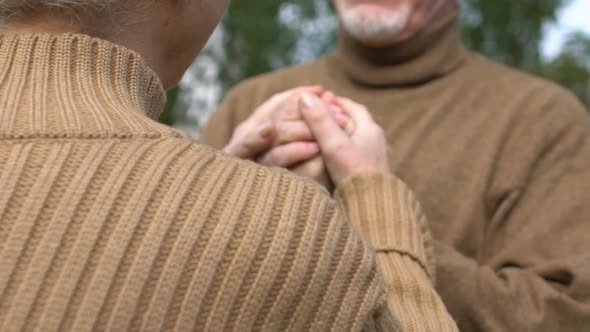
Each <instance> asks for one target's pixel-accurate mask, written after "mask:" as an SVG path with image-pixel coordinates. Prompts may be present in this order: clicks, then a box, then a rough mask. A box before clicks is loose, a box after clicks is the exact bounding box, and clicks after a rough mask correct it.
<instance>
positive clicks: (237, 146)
mask: <svg viewBox="0 0 590 332" xmlns="http://www.w3.org/2000/svg"><path fill="white" fill-rule="evenodd" d="M275 137H276V129H275V128H274V126H273V124H272V122H270V121H268V122H266V123H265V124H263V125H262V126H260V127H259V128H258V129H257V130H256V131H252V132H250V133H248V134H246V135H245V137H240V138H239V139H236V140H232V142H230V144H228V145H227V146H226V147H225V148H224V149H223V152H225V153H227V154H229V155H230V156H234V157H237V158H242V159H253V158H254V157H256V156H257V155H258V154H260V152H262V151H264V150H267V149H269V148H270V147H271V146H272V144H273V142H274V140H275Z"/></svg>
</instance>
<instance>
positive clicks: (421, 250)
mask: <svg viewBox="0 0 590 332" xmlns="http://www.w3.org/2000/svg"><path fill="white" fill-rule="evenodd" d="M335 197H336V200H337V201H338V202H339V203H340V204H341V206H342V208H343V210H344V211H345V213H346V214H347V216H348V217H349V219H350V221H351V222H352V224H353V225H354V226H355V227H356V228H357V230H358V231H359V232H360V233H361V234H362V235H363V236H364V237H365V238H366V239H368V240H369V241H370V242H371V243H372V245H373V246H374V248H375V250H376V253H377V261H378V263H379V266H380V267H381V269H382V270H383V273H384V276H385V281H386V283H387V284H388V287H389V295H388V305H389V306H390V307H391V309H392V311H393V312H394V314H395V315H396V316H397V317H400V318H401V322H402V325H403V326H404V330H406V331H456V330H457V327H456V325H455V322H454V321H453V319H452V318H451V316H450V315H449V313H448V312H447V310H446V308H445V306H444V304H443V302H442V300H441V298H440V297H439V296H438V294H437V293H436V291H435V290H434V285H433V281H434V278H435V275H434V273H435V272H434V259H433V255H432V238H431V235H430V232H429V230H428V226H427V222H426V219H425V217H424V215H423V213H422V212H421V208H420V205H419V204H418V202H417V200H416V199H415V197H414V195H413V194H412V193H411V192H410V191H409V190H408V188H407V187H406V186H405V184H404V183H403V182H401V181H400V180H399V179H397V178H395V177H393V176H389V175H384V174H383V175H360V176H354V177H351V178H349V179H347V180H345V182H344V183H343V184H341V185H340V186H339V187H338V188H337V190H336V193H335Z"/></svg>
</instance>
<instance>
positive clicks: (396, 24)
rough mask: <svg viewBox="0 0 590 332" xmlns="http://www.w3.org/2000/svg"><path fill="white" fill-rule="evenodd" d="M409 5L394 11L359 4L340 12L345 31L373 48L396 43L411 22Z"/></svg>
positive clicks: (373, 5) (372, 5)
mask: <svg viewBox="0 0 590 332" xmlns="http://www.w3.org/2000/svg"><path fill="white" fill-rule="evenodd" d="M411 15H412V8H411V6H410V5H409V4H406V5H402V6H400V8H397V9H395V10H392V9H391V8H383V6H379V5H375V4H365V3H363V4H358V5H355V6H354V7H352V8H348V9H346V10H344V11H341V12H340V19H341V21H342V24H343V26H344V29H345V30H346V31H347V32H348V33H349V34H350V35H351V36H352V37H353V38H355V39H356V40H358V41H359V42H361V43H363V44H366V45H367V46H371V47H385V46H389V45H391V44H393V43H395V42H396V41H397V40H398V39H399V37H400V35H402V34H403V32H404V30H405V28H406V27H407V26H408V24H409V22H410V18H411Z"/></svg>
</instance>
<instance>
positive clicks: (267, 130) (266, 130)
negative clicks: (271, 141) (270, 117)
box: [258, 121, 273, 138]
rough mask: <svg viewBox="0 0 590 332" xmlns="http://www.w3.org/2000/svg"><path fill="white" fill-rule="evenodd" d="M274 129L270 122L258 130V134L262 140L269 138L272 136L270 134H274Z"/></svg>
mask: <svg viewBox="0 0 590 332" xmlns="http://www.w3.org/2000/svg"><path fill="white" fill-rule="evenodd" d="M272 128H273V125H272V122H270V121H268V122H266V123H265V124H263V125H262V126H260V127H259V128H258V134H259V135H260V137H262V138H268V137H269V136H270V134H271V133H272Z"/></svg>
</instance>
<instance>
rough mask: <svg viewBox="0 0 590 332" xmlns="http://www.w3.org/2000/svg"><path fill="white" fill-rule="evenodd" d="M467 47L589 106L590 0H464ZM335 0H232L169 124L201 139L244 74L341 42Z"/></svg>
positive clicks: (183, 86)
mask: <svg viewBox="0 0 590 332" xmlns="http://www.w3.org/2000/svg"><path fill="white" fill-rule="evenodd" d="M461 6H462V25H463V36H464V41H465V43H466V44H467V46H468V47H469V48H471V49H473V50H476V51H479V52H481V53H483V54H485V55H487V56H488V57H491V58H493V59H495V60H496V61H499V62H502V63H505V64H508V65H510V66H513V67H516V68H520V69H522V70H524V71H527V72H531V73H534V74H536V75H540V76H543V77H545V78H547V79H549V80H552V81H555V82H557V83H559V84H561V85H563V86H565V87H566V88H568V89H569V90H571V91H572V92H573V93H575V94H576V95H577V96H578V97H579V98H580V99H581V100H582V101H583V102H584V103H585V104H586V105H587V106H588V107H589V108H590V19H587V17H588V16H590V0H517V1H515V0H461ZM337 29H338V23H337V20H336V17H335V14H334V9H333V8H332V4H331V1H330V0H256V1H234V2H233V4H232V5H231V6H230V9H229V11H228V13H227V15H226V17H225V18H224V20H223V22H222V24H221V25H220V26H219V28H218V29H217V30H216V31H215V33H214V34H213V36H212V37H211V40H210V41H209V43H208V45H207V46H206V48H205V50H204V51H203V53H202V54H201V56H199V58H197V59H196V61H195V63H194V64H193V66H192V67H191V68H190V70H189V71H188V72H187V73H186V75H185V77H184V78H183V80H182V82H181V83H180V85H179V87H177V88H175V89H173V90H171V91H170V92H169V93H168V104H167V106H166V110H165V112H164V113H163V114H162V118H161V121H162V122H163V123H166V124H169V125H173V126H175V127H178V128H180V129H182V130H184V131H186V132H188V133H189V134H190V135H192V136H193V137H198V134H199V131H200V128H202V126H203V125H204V124H205V123H206V121H207V119H208V118H209V115H210V114H211V112H213V111H214V110H215V109H216V107H217V105H218V104H219V102H220V101H221V99H222V98H223V96H224V95H225V93H226V92H227V91H228V90H229V89H231V88H232V87H233V86H235V85H236V84H237V83H239V82H240V81H241V80H243V79H246V78H248V77H251V76H255V75H258V74H261V73H265V72H268V71H272V70H276V69H279V68H282V67H285V66H289V65H293V64H299V63H304V62H309V61H312V60H313V59H315V58H317V57H319V56H321V55H322V54H325V53H326V52H332V51H334V50H335V48H336V43H337Z"/></svg>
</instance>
